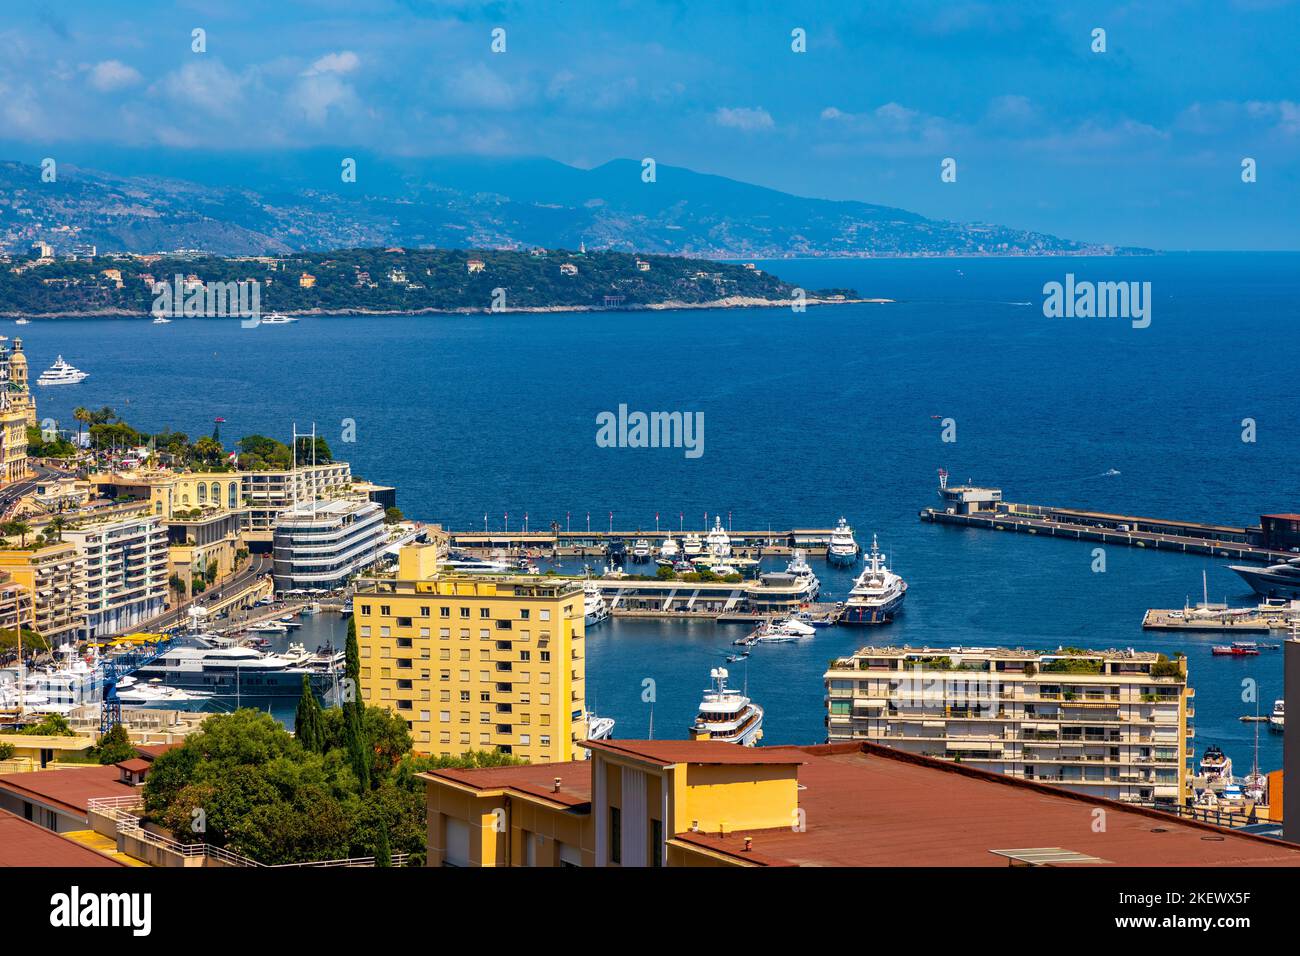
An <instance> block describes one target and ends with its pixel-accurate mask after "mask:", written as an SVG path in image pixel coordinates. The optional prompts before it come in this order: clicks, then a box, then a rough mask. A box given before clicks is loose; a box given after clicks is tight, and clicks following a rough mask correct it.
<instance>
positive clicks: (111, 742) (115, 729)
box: [90, 724, 136, 764]
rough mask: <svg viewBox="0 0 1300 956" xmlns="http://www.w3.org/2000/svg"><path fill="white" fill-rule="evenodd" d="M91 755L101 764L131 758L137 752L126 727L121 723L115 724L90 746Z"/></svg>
mask: <svg viewBox="0 0 1300 956" xmlns="http://www.w3.org/2000/svg"><path fill="white" fill-rule="evenodd" d="M90 755H91V756H92V757H95V758H96V759H97V760H99V762H100V763H101V764H110V763H118V762H120V761H123V760H130V759H131V758H132V757H134V756H135V755H136V754H135V747H133V746H131V738H130V737H129V736H128V735H127V732H126V728H125V727H123V726H122V725H121V724H114V725H113V726H112V727H110V728H109V729H108V733H106V734H104V736H102V737H100V738H99V742H98V743H96V744H95V746H93V747H91V748H90Z"/></svg>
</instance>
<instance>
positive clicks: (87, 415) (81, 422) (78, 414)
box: [72, 405, 93, 448]
mask: <svg viewBox="0 0 1300 956" xmlns="http://www.w3.org/2000/svg"><path fill="white" fill-rule="evenodd" d="M72 417H73V418H75V419H76V420H77V422H78V424H77V447H78V448H80V447H81V442H82V437H81V436H82V435H84V434H85V431H86V426H87V425H89V424H91V423H92V421H93V419H92V417H91V411H90V409H89V408H86V407H84V406H82V405H78V406H77V407H76V408H74V409H73V410H72Z"/></svg>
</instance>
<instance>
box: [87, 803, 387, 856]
mask: <svg viewBox="0 0 1300 956" xmlns="http://www.w3.org/2000/svg"><path fill="white" fill-rule="evenodd" d="M137 809H143V804H142V802H141V800H140V797H138V796H136V795H134V794H127V795H126V796H121V797H91V798H90V799H89V800H87V801H86V810H87V812H96V813H99V814H101V815H103V816H105V817H107V818H108V819H110V820H112V821H113V823H114V824H115V826H116V828H117V832H118V833H120V834H122V835H123V836H128V837H133V838H135V839H137V840H141V841H143V842H145V843H149V844H151V845H153V846H156V847H160V848H161V849H163V850H166V851H167V852H169V853H175V854H176V855H177V856H182V857H185V858H187V859H194V858H196V857H202V858H205V859H213V860H219V861H220V862H222V863H225V864H226V865H228V866H247V867H261V868H264V869H270V870H276V869H293V868H305V867H327V866H328V867H337V866H350V867H373V866H374V865H375V858H374V857H373V856H358V857H350V858H347V859H340V860H313V861H310V862H307V863H273V864H268V863H259V862H257V860H254V859H252V858H250V857H246V856H244V855H242V854H239V853H235V852H234V851H233V850H227V849H226V848H225V847H220V846H213V845H212V844H211V843H182V842H180V841H179V840H174V839H172V838H171V837H166V836H163V835H162V834H160V833H154V832H153V831H151V830H146V829H145V828H144V827H142V826H141V825H140V818H139V817H138V816H136V815H135V814H133V813H130V812H128V811H130V810H137ZM409 858H410V854H408V853H394V854H392V860H391V863H392V865H393V866H405V865H406V863H407V861H408V859H409Z"/></svg>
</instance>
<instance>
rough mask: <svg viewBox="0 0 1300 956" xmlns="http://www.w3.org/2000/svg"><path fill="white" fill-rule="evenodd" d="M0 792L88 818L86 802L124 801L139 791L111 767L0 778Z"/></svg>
mask: <svg viewBox="0 0 1300 956" xmlns="http://www.w3.org/2000/svg"><path fill="white" fill-rule="evenodd" d="M0 790H7V791H9V792H10V793H13V794H16V795H18V796H19V797H21V798H23V799H24V800H36V801H39V802H41V803H44V804H46V805H47V806H52V807H57V808H60V809H63V810H67V811H68V812H70V813H75V814H78V815H80V816H83V817H84V816H86V812H87V811H86V802H87V801H88V800H91V799H93V798H95V797H121V796H125V795H127V794H137V793H139V792H140V791H139V790H138V789H136V788H135V787H133V786H131V785H130V784H125V783H123V782H122V780H121V773H120V772H119V771H118V769H117V767H115V766H112V765H111V764H110V765H108V766H88V767H87V766H83V767H69V768H68V769H67V770H33V771H31V772H29V773H8V774H4V775H3V776H0Z"/></svg>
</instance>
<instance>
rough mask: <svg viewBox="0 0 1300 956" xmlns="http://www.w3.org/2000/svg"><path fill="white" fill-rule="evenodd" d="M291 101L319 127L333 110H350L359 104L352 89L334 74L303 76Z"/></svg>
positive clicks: (296, 85)
mask: <svg viewBox="0 0 1300 956" xmlns="http://www.w3.org/2000/svg"><path fill="white" fill-rule="evenodd" d="M289 99H290V101H291V102H292V103H293V105H294V106H296V107H298V109H300V110H302V112H303V115H305V116H306V117H307V121H308V122H310V123H315V124H317V125H320V124H321V123H323V122H325V116H326V114H327V113H329V111H330V109H331V108H339V109H348V108H350V107H352V106H354V105H356V102H357V97H356V93H355V92H354V91H353V89H352V87H351V86H349V85H348V84H347V83H345V82H343V80H341V79H339V78H338V76H336V75H334V74H332V73H316V74H310V73H309V74H307V75H305V76H303V77H302V79H300V80H299V81H298V82H297V83H296V84H294V88H293V91H292V93H290V95H289Z"/></svg>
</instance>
